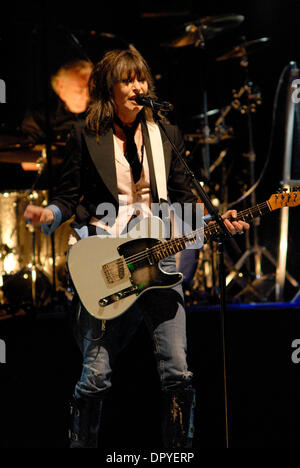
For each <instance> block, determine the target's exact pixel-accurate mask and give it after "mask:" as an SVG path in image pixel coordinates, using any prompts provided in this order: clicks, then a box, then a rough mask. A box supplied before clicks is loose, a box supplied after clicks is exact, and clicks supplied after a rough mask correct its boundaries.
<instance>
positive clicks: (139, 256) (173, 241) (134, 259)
mask: <svg viewBox="0 0 300 468" xmlns="http://www.w3.org/2000/svg"><path fill="white" fill-rule="evenodd" d="M265 206H268V205H267V202H263V203H261V204H259V205H256V206H255V208H254V209H253V208H252V211H255V210H257V211H258V212H260V208H263V207H265ZM245 213H247V214H249V213H250V211H249V208H248V209H246V210H243V211H241V212H240V213H238V216H237V218H236V219H237V220H239V219H241V218H243V215H244V214H245ZM253 217H254V216H253ZM217 230H218V226H217V223H216V222H214V223H212V224H211V225H207V226H204V227H201V228H199V229H197V230H195V231H193V232H192V233H190V234H187V235H185V236H182V237H181V238H175V239H171V240H170V241H167V242H163V241H162V242H160V243H158V244H156V245H155V246H153V247H151V248H150V249H148V250H147V252H146V253H145V252H140V253H136V254H134V255H132V256H130V257H126V263H127V262H128V261H129V263H136V262H137V261H141V260H143V259H144V258H147V257H148V256H149V253H154V254H155V253H156V252H157V251H159V250H160V251H161V250H162V248H163V250H166V249H167V248H168V247H170V248H172V247H173V246H174V244H175V245H177V246H178V241H179V242H180V241H184V242H189V241H191V240H193V239H194V238H195V235H197V234H199V233H201V231H208V232H209V233H210V234H213V232H214V231H215V232H217ZM211 231H212V232H211ZM188 236H191V238H188ZM195 241H196V239H194V242H195ZM166 244H168V245H166ZM175 253H176V252H175ZM170 255H172V254H170ZM119 262H120V264H121V263H123V261H122V260H119Z"/></svg>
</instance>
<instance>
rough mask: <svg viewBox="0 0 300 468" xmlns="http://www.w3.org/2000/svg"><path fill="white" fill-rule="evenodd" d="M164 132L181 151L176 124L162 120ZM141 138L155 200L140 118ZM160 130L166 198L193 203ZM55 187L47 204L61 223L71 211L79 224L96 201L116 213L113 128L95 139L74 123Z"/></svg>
mask: <svg viewBox="0 0 300 468" xmlns="http://www.w3.org/2000/svg"><path fill="white" fill-rule="evenodd" d="M163 125H164V127H165V130H166V132H167V135H168V136H169V137H170V139H171V141H172V142H173V143H174V144H175V146H176V148H178V150H179V151H180V152H182V151H184V143H183V138H182V135H181V133H180V131H179V129H178V127H176V126H174V125H171V124H169V123H165V122H164V123H163ZM142 132H143V141H144V145H145V148H146V155H147V159H148V164H149V171H150V184H151V191H152V197H153V202H159V200H158V195H157V188H156V184H155V177H154V168H153V159H152V152H151V145H150V139H149V135H148V130H147V126H146V124H145V123H144V122H143V121H142ZM161 133H162V143H163V148H164V155H165V167H166V177H167V188H168V196H169V200H170V201H171V202H172V203H174V202H178V203H181V204H183V203H188V202H193V203H196V197H195V196H194V195H193V193H192V191H191V188H190V180H189V178H188V176H187V175H186V174H185V172H184V167H183V165H182V163H181V161H180V160H179V158H178V157H177V155H176V153H175V151H174V149H173V148H172V145H171V144H170V142H169V141H168V138H167V137H166V135H165V134H164V133H163V132H161ZM55 185H56V187H57V189H56V191H55V195H54V197H53V198H52V200H50V202H49V204H55V205H56V206H58V207H59V208H60V210H61V213H62V222H64V221H66V220H67V219H69V218H70V217H72V216H73V215H74V214H75V221H74V223H73V225H74V224H75V225H76V226H78V227H80V226H82V225H85V224H87V223H88V222H89V220H90V218H91V217H98V218H99V216H97V215H96V210H97V206H98V205H99V204H100V203H104V202H105V203H112V204H113V205H114V206H115V208H116V213H117V212H118V208H119V202H118V188H117V176H116V165H115V158H114V144H113V130H112V128H110V129H109V130H108V131H107V132H106V133H105V135H103V136H101V137H100V139H99V141H97V140H96V136H95V134H94V133H91V132H89V131H88V130H87V129H86V128H85V127H84V122H80V123H76V124H75V125H74V127H73V129H72V131H71V136H70V140H69V143H68V146H67V150H66V159H65V161H64V164H63V166H62V170H61V175H60V179H59V181H58V183H57V184H55Z"/></svg>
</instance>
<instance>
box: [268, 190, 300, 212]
mask: <svg viewBox="0 0 300 468" xmlns="http://www.w3.org/2000/svg"><path fill="white" fill-rule="evenodd" d="M268 203H269V206H270V208H271V210H277V209H278V208H283V207H285V206H290V207H291V206H297V205H300V187H293V188H292V189H291V191H290V192H289V191H288V189H287V188H280V189H279V190H278V191H277V192H276V193H273V195H271V197H270V198H269V200H268Z"/></svg>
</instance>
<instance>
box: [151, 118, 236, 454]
mask: <svg viewBox="0 0 300 468" xmlns="http://www.w3.org/2000/svg"><path fill="white" fill-rule="evenodd" d="M154 120H155V122H156V123H157V125H158V126H159V128H160V129H161V131H162V133H163V134H164V135H165V136H166V138H167V140H168V141H169V143H170V145H171V146H172V148H173V150H174V151H175V153H176V155H177V157H178V158H179V159H180V161H181V163H182V164H183V166H184V168H185V173H186V174H187V175H188V176H189V177H190V179H191V182H192V184H193V185H194V187H195V190H196V192H197V194H198V195H199V197H200V199H201V201H202V202H203V203H204V205H205V207H206V209H207V211H208V213H209V214H210V215H211V217H212V219H213V220H214V221H216V223H217V224H218V226H219V228H220V234H219V235H218V239H217V243H218V267H219V268H218V271H219V289H220V294H219V297H220V328H221V340H222V343H221V348H222V358H223V380H224V404H225V436H226V448H229V421H228V394H227V371H226V340H225V337H226V324H225V314H226V278H225V264H224V240H225V239H228V238H231V237H232V235H231V234H230V233H229V231H228V229H227V228H226V226H225V224H224V221H223V219H222V217H221V215H220V214H219V212H218V211H217V210H216V208H215V207H214V206H213V204H212V203H211V201H210V199H209V197H208V196H207V194H206V192H205V190H204V189H203V187H202V186H201V184H200V183H199V181H198V180H197V179H196V177H195V175H194V173H193V172H192V171H191V170H190V168H189V166H188V165H187V163H186V161H185V160H184V158H183V157H182V154H181V153H180V152H179V151H178V149H177V148H176V146H175V145H174V143H173V142H172V141H171V139H170V138H169V135H168V134H167V132H166V130H165V128H164V126H163V124H162V122H161V120H160V119H159V118H158V116H157V113H156V112H154Z"/></svg>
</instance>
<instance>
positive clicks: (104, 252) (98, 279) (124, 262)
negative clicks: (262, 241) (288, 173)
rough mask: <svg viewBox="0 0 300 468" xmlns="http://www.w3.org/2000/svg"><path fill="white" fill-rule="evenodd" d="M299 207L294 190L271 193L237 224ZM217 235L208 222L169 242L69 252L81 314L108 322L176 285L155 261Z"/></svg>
mask: <svg viewBox="0 0 300 468" xmlns="http://www.w3.org/2000/svg"><path fill="white" fill-rule="evenodd" d="M299 204H300V191H297V190H294V191H292V192H288V193H287V192H281V193H276V194H273V195H272V196H271V197H270V199H269V200H268V201H266V202H264V203H261V204H259V205H255V206H253V207H251V208H248V209H246V210H244V211H241V212H239V213H238V216H237V219H238V220H243V221H246V222H250V221H251V220H252V219H253V218H255V217H258V216H262V215H264V214H267V213H269V212H271V211H273V210H276V209H278V208H283V207H287V206H289V207H291V206H297V205H299ZM149 220H150V218H147V219H144V220H142V221H141V224H140V232H145V231H143V230H145V228H146V227H148V225H149ZM154 222H158V223H162V221H161V220H160V219H159V218H156V219H155V220H154V219H153V218H151V232H163V229H162V226H156V227H155V228H154V229H153V223H154ZM146 232H148V231H146ZM218 232H219V226H218V224H217V223H216V222H212V223H210V224H209V225H206V226H204V227H202V228H201V229H198V230H195V231H192V232H191V233H190V234H188V235H183V236H181V237H178V238H174V239H171V240H165V239H163V238H162V236H158V237H157V236H156V237H155V238H153V237H143V238H137V239H133V240H128V238H127V239H124V238H123V239H122V238H103V237H100V236H92V237H88V238H86V239H81V240H80V241H78V242H77V243H76V244H74V245H73V246H72V247H71V248H70V251H69V255H68V261H67V263H68V269H69V272H70V276H71V279H72V282H73V284H74V286H75V288H76V291H77V294H78V296H79V298H80V300H81V302H82V304H83V305H84V307H85V308H86V310H87V311H88V312H89V313H90V314H91V315H93V316H94V317H96V318H98V319H102V320H109V319H114V318H116V317H118V316H119V315H121V314H123V313H124V312H125V311H126V310H127V309H128V308H129V307H130V306H131V305H132V304H133V303H134V302H135V301H136V300H137V299H138V298H139V297H140V296H141V295H142V294H143V293H144V292H145V291H147V290H149V289H153V288H167V287H172V286H175V285H177V284H179V283H180V282H181V281H182V278H183V275H182V274H181V273H165V272H164V271H163V270H162V269H161V268H160V267H159V262H160V260H162V259H164V258H167V257H169V256H171V255H173V254H175V253H177V252H180V251H182V250H185V249H186V248H187V246H189V245H192V244H194V245H196V244H198V243H199V239H201V238H202V239H203V241H204V242H207V241H208V240H209V239H210V238H213V237H214V236H216V235H217V234H218Z"/></svg>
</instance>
